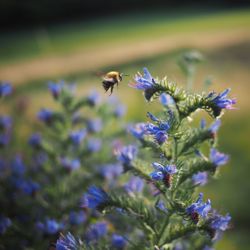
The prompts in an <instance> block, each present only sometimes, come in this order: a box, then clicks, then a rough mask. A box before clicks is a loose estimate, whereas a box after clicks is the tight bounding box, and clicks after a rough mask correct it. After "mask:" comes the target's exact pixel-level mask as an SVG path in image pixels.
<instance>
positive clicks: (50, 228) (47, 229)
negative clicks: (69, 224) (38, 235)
mask: <svg viewBox="0 0 250 250" xmlns="http://www.w3.org/2000/svg"><path fill="white" fill-rule="evenodd" d="M36 228H37V229H38V230H39V231H42V232H43V233H46V234H56V233H58V232H59V231H60V230H62V229H63V225H62V224H61V223H58V222H57V221H56V220H54V219H46V221H45V222H44V223H42V222H37V223H36Z"/></svg>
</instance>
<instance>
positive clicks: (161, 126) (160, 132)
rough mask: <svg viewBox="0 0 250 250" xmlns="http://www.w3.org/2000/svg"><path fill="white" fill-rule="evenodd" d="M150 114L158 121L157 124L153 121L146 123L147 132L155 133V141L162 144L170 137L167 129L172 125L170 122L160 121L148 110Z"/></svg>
mask: <svg viewBox="0 0 250 250" xmlns="http://www.w3.org/2000/svg"><path fill="white" fill-rule="evenodd" d="M148 116H149V118H150V119H151V120H152V121H154V122H157V125H154V124H152V123H148V124H146V125H145V130H146V133H147V134H150V135H153V136H154V139H155V141H156V142H157V143H159V144H160V145H161V144H163V143H164V142H165V141H166V140H167V138H168V135H167V131H168V130H169V129H170V126H169V124H168V122H162V121H160V120H159V119H158V118H157V117H155V116H154V115H152V114H151V113H149V112H148Z"/></svg>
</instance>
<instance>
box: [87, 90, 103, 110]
mask: <svg viewBox="0 0 250 250" xmlns="http://www.w3.org/2000/svg"><path fill="white" fill-rule="evenodd" d="M87 100H88V103H89V105H91V106H96V105H97V104H98V103H100V101H101V96H100V94H99V93H98V92H96V91H92V92H91V93H90V94H89V95H88V97H87Z"/></svg>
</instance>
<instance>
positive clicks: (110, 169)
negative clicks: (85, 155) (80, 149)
mask: <svg viewBox="0 0 250 250" xmlns="http://www.w3.org/2000/svg"><path fill="white" fill-rule="evenodd" d="M100 172H101V175H102V176H103V177H104V178H105V179H106V180H108V181H112V180H115V179H116V178H117V177H118V176H120V175H121V174H122V172H123V167H122V166H121V165H120V164H107V165H104V166H102V167H101V169H100Z"/></svg>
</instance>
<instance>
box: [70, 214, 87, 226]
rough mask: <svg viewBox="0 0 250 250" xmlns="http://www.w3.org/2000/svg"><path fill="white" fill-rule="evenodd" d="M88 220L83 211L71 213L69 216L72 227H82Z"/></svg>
mask: <svg viewBox="0 0 250 250" xmlns="http://www.w3.org/2000/svg"><path fill="white" fill-rule="evenodd" d="M85 220H86V215H85V213H84V212H83V211H79V212H75V211H71V212H70V214H69V222H70V224H71V225H80V224H82V223H83V222H84V221H85Z"/></svg>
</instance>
